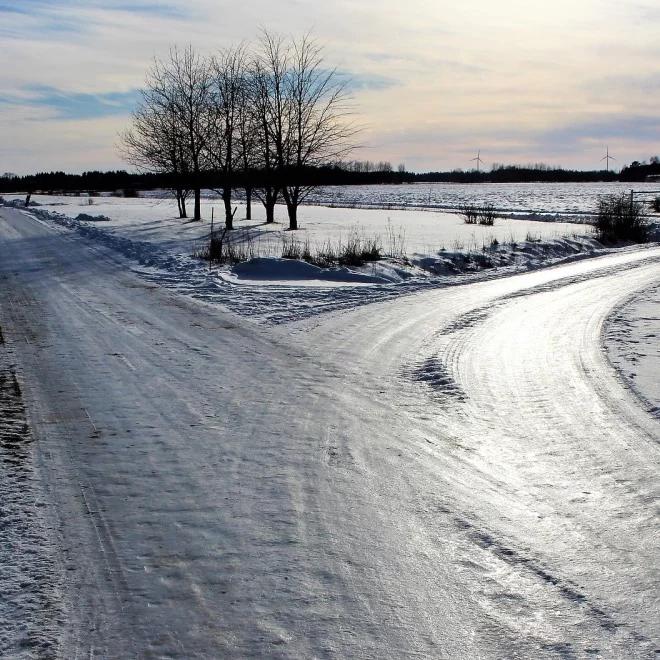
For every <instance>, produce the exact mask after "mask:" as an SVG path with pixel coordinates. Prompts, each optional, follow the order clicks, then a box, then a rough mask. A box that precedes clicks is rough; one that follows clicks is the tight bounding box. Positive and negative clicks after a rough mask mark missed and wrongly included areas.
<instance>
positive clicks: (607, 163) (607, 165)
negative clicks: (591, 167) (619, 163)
mask: <svg viewBox="0 0 660 660" xmlns="http://www.w3.org/2000/svg"><path fill="white" fill-rule="evenodd" d="M600 160H601V162H602V161H605V169H606V170H607V171H608V172H609V171H610V161H611V160H616V158H615V157H614V156H610V148H609V147H607V148H606V150H605V155H604V156H603V157H602V158H601V159H600Z"/></svg>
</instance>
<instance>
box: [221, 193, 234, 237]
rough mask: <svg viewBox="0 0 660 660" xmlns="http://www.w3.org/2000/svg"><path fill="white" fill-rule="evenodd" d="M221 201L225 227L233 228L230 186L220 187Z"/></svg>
mask: <svg viewBox="0 0 660 660" xmlns="http://www.w3.org/2000/svg"><path fill="white" fill-rule="evenodd" d="M222 201H223V202H224V204H225V227H226V228H227V229H233V228H234V214H233V213H232V212H231V188H223V189H222Z"/></svg>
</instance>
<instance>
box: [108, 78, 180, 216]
mask: <svg viewBox="0 0 660 660" xmlns="http://www.w3.org/2000/svg"><path fill="white" fill-rule="evenodd" d="M173 93H174V90H173V89H172V88H167V87H163V86H162V85H161V84H159V82H158V79H157V78H154V77H152V76H151V75H150V74H148V75H147V82H146V86H145V87H144V89H142V90H141V95H142V99H141V102H140V104H139V106H138V108H137V109H136V110H135V111H134V112H133V115H132V126H131V128H129V129H128V130H127V131H125V132H124V133H123V134H122V135H121V147H120V149H121V153H122V155H123V157H124V159H125V160H126V161H127V162H129V163H131V164H132V165H135V166H136V167H137V168H138V169H141V170H143V171H148V172H158V173H163V174H167V175H170V177H171V179H172V182H173V186H174V188H173V190H174V195H175V197H176V201H177V207H178V210H179V217H180V218H185V217H187V212H186V199H187V197H188V195H189V194H190V190H189V188H188V185H187V184H188V175H189V170H190V163H189V158H188V152H187V148H186V141H185V136H184V135H183V133H182V131H181V126H180V122H179V117H178V113H177V110H176V107H175V104H174V102H173Z"/></svg>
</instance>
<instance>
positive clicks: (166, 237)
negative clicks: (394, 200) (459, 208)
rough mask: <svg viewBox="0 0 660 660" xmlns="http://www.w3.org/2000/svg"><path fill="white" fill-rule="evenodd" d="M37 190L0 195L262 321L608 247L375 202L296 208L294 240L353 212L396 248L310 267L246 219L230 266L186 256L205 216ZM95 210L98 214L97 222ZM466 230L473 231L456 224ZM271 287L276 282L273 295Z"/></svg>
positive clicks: (154, 203) (151, 276) (164, 280)
mask: <svg viewBox="0 0 660 660" xmlns="http://www.w3.org/2000/svg"><path fill="white" fill-rule="evenodd" d="M42 197H43V199H41V202H45V201H48V204H47V205H46V204H43V203H42V205H41V206H40V207H37V208H31V207H30V208H29V209H25V208H24V203H23V200H22V199H17V198H16V199H11V200H4V203H5V204H6V205H8V206H12V207H15V208H18V209H20V210H21V211H23V212H24V213H27V214H29V215H31V216H32V217H34V218H35V219H37V220H39V221H41V222H44V223H46V224H47V225H48V226H49V227H51V228H56V227H60V228H63V230H70V231H73V232H75V234H77V235H80V236H83V237H85V238H86V239H89V240H92V241H93V242H94V249H95V250H97V251H99V252H103V251H105V249H106V248H107V249H109V250H111V251H112V253H107V254H108V256H109V257H111V258H113V259H116V258H117V256H118V255H122V256H123V257H126V258H127V259H128V264H127V266H128V267H129V268H131V269H132V270H133V271H135V272H137V273H139V274H140V275H141V276H143V277H144V278H146V279H147V280H149V281H151V282H154V283H156V284H158V285H160V286H164V287H167V288H171V289H176V290H178V291H180V292H182V293H185V294H187V295H190V296H192V297H194V298H196V299H199V300H203V301H206V302H210V303H214V304H220V305H223V306H225V307H227V308H229V309H231V310H232V311H234V312H237V313H239V314H241V315H245V316H250V317H254V318H256V319H259V320H260V321H265V322H269V323H284V322H288V321H295V320H298V319H300V318H303V317H309V316H313V315H316V314H319V313H321V312H326V311H333V310H338V309H347V308H351V307H355V306H359V305H364V304H368V303H372V302H376V301H379V300H384V299H388V298H392V297H395V296H400V295H402V294H409V293H413V292H416V291H419V290H422V289H427V288H436V287H441V286H452V285H457V284H464V283H469V282H474V281H479V280H483V279H492V278H495V277H503V276H508V275H512V274H515V273H520V272H525V271H529V270H532V269H537V268H541V267H545V266H549V265H556V264H560V263H565V262H567V261H573V260H576V259H583V258H586V257H592V256H597V255H600V254H605V253H607V252H609V251H610V249H606V248H604V247H603V246H602V245H601V244H600V243H598V241H596V240H595V239H594V238H593V234H592V233H591V230H590V228H588V227H586V226H583V228H582V229H581V230H580V231H581V232H582V233H581V234H580V233H576V232H575V231H574V230H572V229H571V230H570V233H569V235H566V232H567V231H569V228H568V226H565V225H557V226H556V227H555V226H553V225H552V223H547V222H539V223H534V222H531V223H530V222H523V221H520V220H510V221H508V222H509V223H510V224H509V225H502V226H499V227H495V228H488V230H487V231H488V232H491V231H492V230H493V229H495V230H497V231H496V232H495V233H485V231H483V232H481V233H479V230H478V229H477V228H471V227H467V226H466V225H465V224H464V223H463V222H462V221H461V220H460V219H459V218H457V217H455V216H451V215H447V214H444V215H443V214H436V215H434V214H430V213H421V214H415V212H413V211H407V212H403V216H404V218H403V224H402V226H401V229H400V230H399V233H397V230H393V229H392V225H391V223H390V219H389V216H388V217H383V216H382V214H380V213H378V212H376V211H351V210H349V209H341V210H332V209H322V210H319V209H317V208H306V209H305V210H306V212H309V214H310V217H309V218H308V219H307V221H306V222H307V224H308V227H306V228H305V229H303V230H301V231H300V232H296V233H295V240H297V241H303V242H304V241H306V240H310V239H311V240H312V241H316V244H317V245H319V244H321V245H323V244H324V243H325V242H327V241H331V242H335V241H341V237H342V231H343V232H344V238H345V237H346V232H347V231H348V233H349V235H350V232H351V231H355V227H356V225H353V229H351V225H350V224H348V225H347V224H345V223H348V222H350V221H351V220H355V219H356V218H357V219H359V220H360V221H362V220H364V221H365V222H366V223H367V225H366V227H369V228H370V229H368V230H367V229H366V228H365V227H363V229H364V230H365V231H372V230H373V231H376V230H377V229H378V228H380V229H381V230H383V228H385V229H384V230H385V232H386V233H385V239H384V240H386V241H387V238H389V247H391V248H393V249H392V250H388V249H387V247H386V250H385V251H386V252H388V253H390V252H391V253H392V254H398V256H397V257H392V256H389V257H385V258H383V259H381V260H379V261H375V262H369V263H366V264H364V265H362V266H352V267H350V268H346V267H342V268H340V267H335V268H330V269H327V268H318V267H317V266H315V265H311V264H309V263H305V262H302V261H296V260H290V259H281V258H277V256H279V253H280V252H281V249H282V240H283V237H287V240H288V239H289V237H290V236H291V235H290V234H288V233H287V232H284V229H283V228H284V226H283V225H281V224H277V223H275V224H274V225H268V226H267V225H263V224H262V223H260V222H259V221H253V222H252V223H251V224H247V225H245V224H243V223H242V222H241V223H238V226H239V227H240V228H239V229H238V230H236V232H235V233H233V234H232V238H233V239H234V240H238V241H241V240H243V239H246V240H249V241H252V244H253V245H256V254H253V255H251V256H253V257H256V258H254V259H252V260H250V261H248V262H246V263H244V264H243V265H239V266H234V267H233V268H232V267H231V266H229V265H223V266H218V265H217V264H213V265H212V266H211V267H209V264H208V262H205V261H202V260H201V259H199V258H196V257H192V256H191V255H192V254H194V253H198V252H200V251H202V248H203V247H204V246H207V245H208V240H209V229H210V226H209V224H208V222H191V221H181V220H179V219H177V218H175V217H173V215H172V213H171V210H172V209H170V206H171V202H170V201H169V200H153V199H138V200H123V199H119V198H112V199H109V200H108V201H103V202H102V203H98V207H97V208H96V209H95V210H98V211H99V212H100V215H99V216H94V219H93V220H92V219H89V220H88V219H83V218H86V214H87V209H88V208H89V206H90V205H84V208H85V209H86V212H85V213H80V211H81V204H80V200H77V203H74V202H69V205H68V206H67V205H64V206H62V205H61V204H60V202H61V200H60V198H57V197H55V198H49V197H47V196H42ZM62 199H65V198H62ZM0 201H2V200H1V198H0ZM208 201H209V200H207V203H208ZM207 205H208V204H207ZM52 207H56V208H52ZM205 211H210V207H208V208H207V207H205ZM340 211H341V212H340ZM318 213H320V215H317V214H318ZM337 214H339V215H337ZM349 214H357V215H355V217H354V216H353V215H349ZM365 214H366V215H365ZM374 214H375V215H374ZM99 218H103V220H102V223H100V222H99ZM106 218H108V220H105V219H106ZM368 223H370V224H368ZM404 225H405V226H404ZM357 227H358V228H359V227H360V225H359V224H358V225H357ZM573 227H576V225H573ZM482 229H484V228H482ZM472 231H477V232H478V233H466V232H472ZM562 232H564V233H562ZM388 233H389V236H388ZM498 236H499V238H498ZM411 239H412V240H411ZM386 246H387V242H386ZM446 246H451V247H449V248H447V247H446ZM276 255H277V256H276ZM273 289H277V294H276V295H274V291H273Z"/></svg>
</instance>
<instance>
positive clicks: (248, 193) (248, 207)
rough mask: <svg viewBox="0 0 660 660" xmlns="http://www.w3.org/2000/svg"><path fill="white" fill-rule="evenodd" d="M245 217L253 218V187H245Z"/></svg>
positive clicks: (247, 218)
mask: <svg viewBox="0 0 660 660" xmlns="http://www.w3.org/2000/svg"><path fill="white" fill-rule="evenodd" d="M245 219H246V220H252V188H251V187H250V186H247V187H246V188H245Z"/></svg>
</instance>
